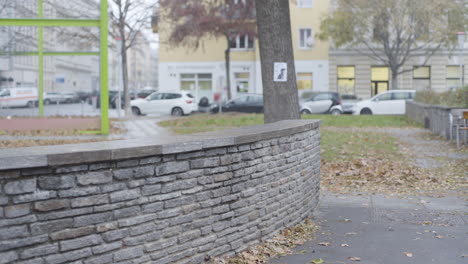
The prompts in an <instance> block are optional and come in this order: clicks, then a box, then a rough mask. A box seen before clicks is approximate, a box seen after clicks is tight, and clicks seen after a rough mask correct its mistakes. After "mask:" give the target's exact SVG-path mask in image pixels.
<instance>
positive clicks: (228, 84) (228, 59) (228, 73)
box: [224, 36, 232, 100]
mask: <svg viewBox="0 0 468 264" xmlns="http://www.w3.org/2000/svg"><path fill="white" fill-rule="evenodd" d="M226 40H227V48H226V50H225V51H224V59H225V63H226V87H227V97H228V98H227V99H228V100H231V97H232V93H231V46H230V44H229V36H226Z"/></svg>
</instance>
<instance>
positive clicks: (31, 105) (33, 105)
mask: <svg viewBox="0 0 468 264" xmlns="http://www.w3.org/2000/svg"><path fill="white" fill-rule="evenodd" d="M35 105H36V104H35V103H34V102H33V101H29V102H28V103H27V104H26V106H27V107H28V108H34V107H35Z"/></svg>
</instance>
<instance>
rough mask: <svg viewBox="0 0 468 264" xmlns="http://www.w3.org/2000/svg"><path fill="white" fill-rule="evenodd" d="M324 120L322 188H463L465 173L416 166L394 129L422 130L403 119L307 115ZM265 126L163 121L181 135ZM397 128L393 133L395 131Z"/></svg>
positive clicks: (198, 118)
mask: <svg viewBox="0 0 468 264" xmlns="http://www.w3.org/2000/svg"><path fill="white" fill-rule="evenodd" d="M303 118H304V119H321V120H322V126H321V128H320V131H321V137H322V140H321V156H322V166H321V185H322V188H323V189H325V190H329V191H332V192H337V193H355V192H359V193H361V192H371V193H374V192H377V193H386V194H391V195H394V194H415V193H420V192H430V193H431V194H437V193H440V192H443V191H446V190H455V189H457V188H459V186H460V181H461V180H463V178H460V177H459V175H460V172H459V171H458V170H457V171H454V172H453V173H452V172H451V173H447V172H448V171H450V170H449V168H448V167H449V166H450V165H447V166H448V167H447V166H446V167H444V172H443V173H431V172H430V171H428V169H423V168H420V167H418V166H415V165H414V164H413V163H411V160H412V158H413V154H412V153H411V151H409V150H408V148H407V146H405V145H404V144H403V143H402V142H401V141H400V140H399V139H397V138H396V137H395V136H394V135H395V134H394V133H391V131H394V130H392V129H394V128H403V129H409V128H417V127H420V125H418V124H415V123H413V122H409V121H408V120H407V119H406V118H405V117H404V116H350V115H341V116H332V115H306V116H303ZM262 123H263V115H258V114H221V115H211V114H202V115H193V116H189V117H183V118H179V119H175V120H170V121H164V122H160V123H159V125H160V126H164V127H167V128H169V129H171V130H172V131H173V132H174V133H176V134H190V133H197V132H204V131H212V130H222V129H228V128H233V127H242V126H248V125H256V124H262ZM390 128H392V129H390ZM433 171H434V170H433Z"/></svg>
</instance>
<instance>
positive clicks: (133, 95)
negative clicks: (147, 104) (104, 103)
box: [109, 91, 146, 109]
mask: <svg viewBox="0 0 468 264" xmlns="http://www.w3.org/2000/svg"><path fill="white" fill-rule="evenodd" d="M129 95H130V100H135V99H137V98H146V96H145V97H137V93H135V92H130V94H129ZM118 98H119V96H118V94H115V95H114V96H113V97H112V98H110V104H109V107H111V108H114V109H115V108H117V100H118ZM120 105H121V107H122V108H124V106H125V96H124V93H123V91H121V92H120Z"/></svg>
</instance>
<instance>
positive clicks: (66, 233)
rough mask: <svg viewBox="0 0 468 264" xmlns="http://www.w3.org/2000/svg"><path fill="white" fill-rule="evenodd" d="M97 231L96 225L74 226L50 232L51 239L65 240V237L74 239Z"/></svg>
mask: <svg viewBox="0 0 468 264" xmlns="http://www.w3.org/2000/svg"><path fill="white" fill-rule="evenodd" d="M95 231H96V228H95V227H94V226H84V227H80V228H73V229H64V230H60V231H57V232H53V233H51V234H50V239H52V240H54V241H55V240H65V239H73V238H77V237H82V236H86V235H90V234H92V233H94V232H95Z"/></svg>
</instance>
